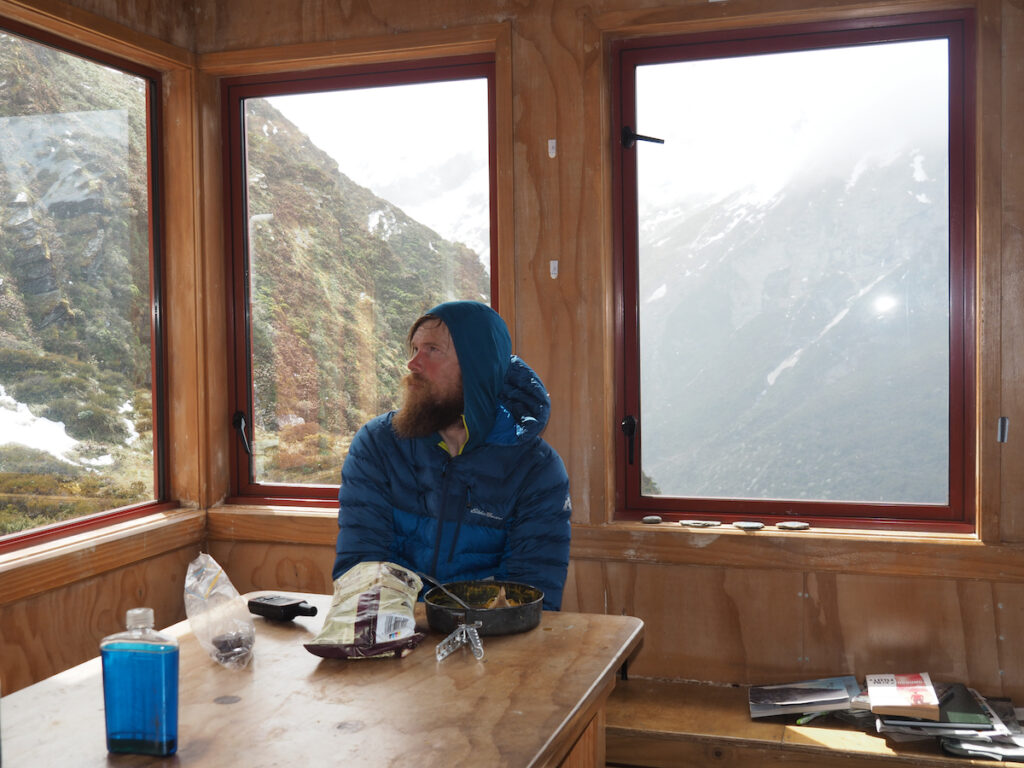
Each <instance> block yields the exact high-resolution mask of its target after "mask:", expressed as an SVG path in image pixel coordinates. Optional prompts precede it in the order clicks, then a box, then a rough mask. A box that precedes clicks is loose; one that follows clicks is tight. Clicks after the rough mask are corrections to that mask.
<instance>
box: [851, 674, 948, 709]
mask: <svg viewBox="0 0 1024 768" xmlns="http://www.w3.org/2000/svg"><path fill="white" fill-rule="evenodd" d="M865 682H866V683H867V689H868V698H869V699H870V701H871V711H872V712H874V713H875V714H876V715H898V716H901V717H912V718H915V719H918V720H938V719H939V697H938V696H937V695H936V693H935V687H934V686H933V685H932V681H931V678H930V677H929V676H928V673H927V672H918V673H916V674H902V675H891V674H890V675H868V676H867V677H866V678H865Z"/></svg>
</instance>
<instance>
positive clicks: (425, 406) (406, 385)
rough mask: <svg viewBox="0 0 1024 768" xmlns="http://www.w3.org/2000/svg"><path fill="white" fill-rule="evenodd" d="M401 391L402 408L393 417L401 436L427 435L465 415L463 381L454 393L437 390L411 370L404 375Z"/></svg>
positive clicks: (395, 426) (397, 431)
mask: <svg viewBox="0 0 1024 768" xmlns="http://www.w3.org/2000/svg"><path fill="white" fill-rule="evenodd" d="M414 382H415V384H414ZM402 392H403V396H402V408H401V410H399V411H398V412H397V413H396V414H395V415H394V416H393V417H392V419H391V426H392V428H393V429H394V430H395V434H397V435H398V436H399V437H406V438H408V437H427V436H428V435H432V434H434V433H435V432H440V431H441V430H442V429H445V428H446V427H450V426H451V425H452V424H455V423H456V422H458V421H459V419H461V418H462V383H461V382H460V383H459V385H458V387H457V388H456V390H455V391H454V392H447V393H445V392H438V391H437V389H436V387H435V386H434V385H433V384H432V383H430V382H429V381H427V380H426V379H424V378H422V377H421V376H419V375H418V374H415V373H408V374H406V375H405V376H404V377H403V378H402Z"/></svg>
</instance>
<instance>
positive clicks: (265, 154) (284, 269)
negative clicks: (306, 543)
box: [242, 73, 492, 497]
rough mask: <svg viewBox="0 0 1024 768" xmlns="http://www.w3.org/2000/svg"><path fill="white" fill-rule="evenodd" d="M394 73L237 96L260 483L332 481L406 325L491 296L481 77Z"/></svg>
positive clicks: (383, 403) (395, 371)
mask: <svg viewBox="0 0 1024 768" xmlns="http://www.w3.org/2000/svg"><path fill="white" fill-rule="evenodd" d="M403 77H407V76H406V75H402V74H401V73H400V74H398V75H395V76H392V78H391V79H392V80H393V82H388V83H386V84H381V85H361V86H360V87H355V88H347V87H343V88H339V87H338V84H337V83H325V84H324V85H322V86H320V87H317V89H316V90H313V91H305V92H301V93H290V94H286V95H284V94H283V95H272V94H268V95H265V96H253V97H249V98H245V99H244V101H243V104H244V106H243V107H242V109H243V113H244V133H245V170H244V179H245V193H246V199H245V210H246V216H247V226H246V233H245V237H246V241H247V267H248V284H247V286H246V290H247V292H248V296H249V303H250V317H249V326H248V329H247V332H248V333H249V346H250V351H251V358H250V360H251V362H250V366H251V368H250V370H251V382H250V384H249V385H248V386H249V395H250V397H251V413H252V430H251V437H250V440H251V445H250V450H251V458H250V455H249V454H247V455H246V458H247V459H248V460H249V462H250V480H251V482H252V483H253V484H256V485H260V484H262V485H272V484H278V485H287V486H296V485H321V486H323V485H337V483H338V482H339V480H340V469H341V464H342V461H343V459H344V456H345V453H346V451H347V449H348V445H349V443H350V442H351V440H352V437H353V436H354V435H355V432H356V431H357V430H358V429H359V427H360V426H362V424H364V423H365V422H366V421H368V420H369V419H370V418H372V417H374V416H376V415H378V414H380V413H382V412H384V411H387V410H389V409H391V408H395V407H397V405H398V401H397V395H398V388H399V381H400V379H401V377H402V375H403V374H404V373H405V372H406V369H405V363H406V358H407V350H406V345H405V340H406V333H407V331H408V329H409V327H410V325H411V324H412V322H413V321H414V320H415V319H416V318H417V317H418V316H419V315H420V314H422V313H423V312H424V311H425V310H427V309H429V308H430V307H432V306H434V305H435V304H438V303H440V302H442V301H447V300H451V299H475V300H477V301H483V302H489V301H490V296H491V279H492V276H491V267H490V251H491V227H490V222H491V200H490V197H491V195H490V186H491V169H490V161H489V154H490V150H489V146H490V124H489V114H490V112H489V82H490V81H489V79H488V78H487V77H468V78H455V79H444V80H440V81H430V80H428V81H426V82H420V81H417V82H414V83H409V82H402V79H403ZM342 84H344V83H342ZM328 85H331V86H333V87H328ZM270 492H271V493H273V490H271V491H270ZM330 495H331V496H332V497H333V495H334V492H333V491H331V492H330Z"/></svg>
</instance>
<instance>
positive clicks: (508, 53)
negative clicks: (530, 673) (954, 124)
mask: <svg viewBox="0 0 1024 768" xmlns="http://www.w3.org/2000/svg"><path fill="white" fill-rule="evenodd" d="M965 4H967V5H970V4H972V3H970V2H967V0H965V2H963V3H961V2H947V0H907V1H905V2H901V1H898V0H892V1H887V2H874V3H871V2H861V1H857V2H854V1H853V0H778V1H777V2H767V1H765V0H729V2H718V3H708V2H704V1H703V0H674V1H673V0H662V1H661V2H656V1H654V0H646V1H645V0H594V1H593V2H583V0H578V1H572V0H566V1H564V2H563V1H561V0H557V1H554V2H517V3H502V2H485V1H484V0H436V1H435V2H410V1H409V0H303V2H301V3H282V2H279V0H219V1H217V2H212V1H208V2H197V3H195V4H182V3H178V2H175V1H174V0H148V1H147V2H142V3H135V4H132V3H127V4H126V3H123V2H119V0H69V2H61V0H37V1H36V2H32V3H29V2H18V1H17V0H0V10H2V9H3V7H5V6H6V7H15V6H23V7H29V6H31V7H33V8H35V9H40V8H41V9H43V10H47V11H49V12H52V13H53V15H54V16H62V17H75V18H76V19H79V23H82V24H85V25H86V26H88V25H93V26H96V25H97V24H98V25H100V26H103V25H107V26H106V27H105V31H108V32H111V33H112V34H118V35H125V36H133V35H134V36H141V35H148V36H152V37H153V38H154V39H157V40H159V41H160V43H161V44H169V45H174V46H179V47H181V48H182V49H183V51H184V53H183V56H185V54H187V56H195V62H196V67H195V69H194V70H193V71H192V72H191V74H189V75H186V74H179V75H178V76H177V77H178V79H179V80H182V79H190V84H189V88H191V90H190V91H189V92H188V96H187V98H186V99H185V101H183V102H181V103H180V104H179V106H180V107H181V109H180V110H179V112H178V113H177V114H178V115H179V116H187V117H182V118H181V119H187V120H190V121H192V126H191V127H192V131H191V132H186V133H183V134H182V135H181V136H179V138H178V140H177V141H178V143H179V144H180V145H181V146H182V147H186V146H187V145H190V144H191V146H190V148H185V149H183V150H182V151H184V152H185V153H186V154H188V153H191V154H190V155H189V156H187V157H180V158H177V159H178V160H179V161H180V163H184V164H185V165H187V167H188V168H190V169H191V170H190V173H192V174H193V175H194V177H195V180H194V181H192V180H189V184H188V185H185V187H186V188H182V189H177V191H174V192H173V193H172V196H173V199H172V201H171V202H172V203H173V204H176V205H178V206H180V207H187V208H188V210H189V211H190V213H189V216H191V217H192V218H191V219H189V217H184V218H182V219H180V220H179V221H184V222H185V223H184V224H183V225H182V226H181V229H180V231H179V232H178V234H179V243H180V248H179V249H175V252H174V253H172V254H171V257H172V258H178V259H186V260H185V261H184V262H181V263H177V264H176V266H175V267H173V269H177V270H178V271H177V272H176V273H175V274H177V275H178V277H177V278H175V279H176V280H177V281H178V282H177V283H176V285H177V288H176V290H178V291H179V295H180V296H181V297H186V298H187V303H188V307H184V306H183V305H182V304H178V305H176V306H175V309H176V311H179V312H184V313H186V315H187V316H186V317H184V318H183V319H182V320H180V321H179V322H180V323H181V326H180V327H181V329H182V330H180V331H179V336H180V339H181V340H184V341H187V340H188V339H189V338H192V339H193V342H194V343H193V344H192V345H191V346H189V344H187V343H184V342H182V343H179V344H178V345H177V346H176V349H175V352H174V354H175V355H179V356H182V357H181V358H180V359H181V360H184V361H185V367H184V368H182V369H180V370H181V373H180V374H179V378H178V379H176V382H177V383H175V384H174V386H175V388H176V390H175V392H174V396H175V398H176V402H178V403H179V405H180V408H179V409H178V410H179V411H180V413H182V414H184V415H182V416H174V417H172V418H173V419H175V421H174V422H173V423H172V428H175V429H177V430H179V432H180V434H181V436H182V439H183V442H182V443H181V450H180V451H179V453H178V454H177V455H178V461H180V462H181V465H182V467H181V469H180V471H178V473H177V474H176V481H175V482H176V489H177V492H178V494H179V496H180V497H181V498H182V499H184V500H185V501H187V502H189V503H192V504H197V505H199V506H201V507H207V506H213V507H214V508H213V509H212V510H211V513H210V515H211V527H210V532H211V535H210V541H209V547H210V550H211V551H212V552H213V553H214V556H215V557H217V558H218V560H219V561H220V562H221V563H222V564H223V565H225V567H226V568H227V570H228V572H229V574H230V575H231V578H232V580H233V581H234V582H235V583H236V586H238V588H239V589H241V590H243V591H244V590H246V589H255V588H271V589H273V588H280V589H300V590H309V591H314V592H328V591H329V587H330V583H329V569H330V564H331V561H332V559H333V556H332V545H333V535H334V530H335V529H334V525H333V521H332V520H331V518H330V514H329V513H328V514H326V515H325V516H323V517H322V518H321V519H320V520H319V521H316V520H313V521H312V522H310V520H309V519H307V518H303V519H302V520H301V521H299V520H298V519H297V518H296V523H295V525H296V529H297V530H298V532H299V533H301V534H302V535H300V536H297V537H295V539H294V540H290V539H289V537H288V536H287V535H285V534H284V533H283V531H285V530H286V529H287V526H288V524H289V523H288V520H289V518H288V517H287V515H285V516H279V515H275V516H273V517H272V518H268V519H267V520H266V521H265V523H264V524H262V525H261V524H259V523H258V522H257V523H252V522H251V521H250V522H249V523H246V525H244V526H236V525H233V524H218V523H216V518H217V517H218V516H221V517H224V518H230V517H231V516H232V514H233V513H232V512H231V510H230V509H226V508H223V507H216V506H215V505H216V504H217V503H218V502H219V500H220V499H221V498H222V497H223V495H224V492H225V489H226V487H227V480H226V471H227V470H226V467H227V462H226V447H227V444H228V440H229V439H230V429H229V427H228V426H227V419H226V418H224V414H225V413H226V401H225V399H224V394H223V393H224V389H225V381H224V379H225V378H226V370H227V363H226V360H225V358H226V355H225V354H224V335H223V308H222V306H221V304H220V302H221V297H222V296H223V293H222V290H223V266H222V265H223V261H222V253H221V252H220V245H221V232H220V216H219V211H220V206H221V200H222V197H221V190H220V181H219V177H218V168H219V167H220V166H219V160H220V157H219V154H218V153H219V146H218V136H219V133H218V128H219V126H218V121H219V102H218V100H217V79H218V78H219V77H221V76H223V75H226V74H230V73H231V72H232V71H235V72H236V73H237V72H238V71H242V70H244V71H255V70H258V69H259V68H260V67H261V66H267V67H269V66H285V65H286V62H292V64H291V65H293V66H314V65H315V64H316V62H317V61H335V60H336V57H337V56H345V55H350V54H352V52H358V51H360V50H362V51H367V50H373V49H374V48H375V47H381V46H383V47H390V48H395V49H398V48H401V47H402V45H403V44H405V43H406V42H408V43H409V44H410V45H412V46H413V47H415V45H423V44H425V41H430V40H443V41H446V44H451V41H453V40H459V39H460V38H463V39H466V40H474V39H475V40H481V39H491V40H494V41H496V42H494V43H493V44H494V45H495V47H496V48H498V49H499V72H500V73H501V77H502V78H506V86H505V87H506V91H505V93H506V95H507V104H506V106H505V107H504V108H503V110H504V111H503V114H504V116H505V118H506V119H507V122H503V123H502V124H501V125H499V131H500V132H501V135H502V136H504V137H506V138H507V141H508V146H509V159H508V162H507V163H505V165H504V166H503V168H502V174H503V177H502V178H503V182H502V183H503V184H506V185H507V187H506V188H505V189H506V190H507V198H506V199H508V200H509V201H510V203H509V205H507V206H506V208H505V209H504V211H503V213H502V215H503V216H504V217H505V219H503V221H504V224H503V225H502V227H503V229H502V232H503V234H502V237H503V243H504V244H505V245H504V246H503V248H504V250H505V252H506V253H505V254H504V256H503V258H506V259H508V260H509V262H508V269H505V270H503V272H502V274H503V281H504V282H503V286H502V291H503V295H509V296H511V297H512V301H511V302H510V303H509V304H506V305H503V312H505V314H506V315H507V316H508V317H510V318H511V319H512V324H513V333H514V338H515V343H516V348H517V351H518V352H519V353H520V354H522V355H523V357H524V358H525V359H527V360H528V361H529V362H530V363H531V365H533V366H534V367H535V368H536V369H537V370H538V372H539V373H540V374H541V376H542V378H543V379H544V381H545V383H546V384H547V385H548V387H549V388H550V390H551V392H552V397H553V401H554V410H553V418H552V423H551V425H550V427H549V429H548V432H547V437H548V439H549V440H550V441H551V442H552V443H553V444H554V445H555V447H556V448H557V449H558V450H559V452H560V453H561V455H562V457H563V458H564V459H565V461H566V464H567V466H568V468H569V472H570V476H571V478H572V483H573V501H574V517H573V519H574V525H575V532H574V544H573V562H572V565H571V569H570V577H569V582H568V584H567V587H566V595H565V600H564V607H565V608H566V609H569V610H584V611H607V612H611V613H630V614H633V615H636V616H639V617H641V618H642V619H644V621H645V622H646V625H647V631H646V636H645V640H644V644H643V647H642V649H641V650H640V652H639V654H638V656H637V657H636V659H635V660H634V662H633V664H632V669H633V673H634V674H636V675H639V676H650V677H664V678H679V679H696V680H710V681H719V682H738V683H747V682H767V681H782V680H786V679H796V678H800V677H809V676H818V675H826V674H838V673H841V672H853V673H856V674H860V675H863V674H865V673H867V672H873V671H883V670H890V671H898V670H903V671H915V670H928V671H930V672H932V673H933V674H935V675H936V676H937V677H938V678H940V679H942V678H948V679H959V680H964V681H967V682H970V683H971V684H973V685H976V686H977V687H978V688H980V689H982V690H983V691H985V692H987V693H992V694H998V693H1006V694H1010V695H1013V696H1015V697H1017V698H1018V699H1020V700H1022V701H1024V661H1021V658H1022V657H1021V655H1020V654H1019V653H1017V652H1015V649H1016V648H1017V646H1018V644H1019V643H1020V642H1021V640H1022V639H1024V548H1022V546H1021V545H1022V543H1024V223H1022V221H1024V150H1022V147H1024V8H1022V7H1021V4H1020V3H1019V2H1014V1H1012V0H977V2H976V3H973V4H974V5H975V6H976V7H977V8H978V19H979V41H980V48H979V58H980V66H981V74H980V76H979V84H980V88H979V99H980V105H981V111H982V114H981V119H980V120H979V125H978V133H979V140H980V142H981V144H980V152H979V169H978V173H979V175H978V190H979V201H980V206H981V207H980V210H979V243H978V248H979V257H980V259H979V273H978V281H979V287H980V291H981V304H980V307H979V313H978V316H979V318H980V334H979V345H978V347H979V350H980V354H981V357H980V359H979V363H978V367H979V378H980V382H981V392H980V412H979V414H978V418H979V423H980V424H981V428H980V441H979V457H980V458H979V466H978V473H979V478H980V491H979V492H980V498H981V519H982V523H983V526H982V534H983V538H984V541H983V542H979V541H969V540H964V541H961V542H951V543H949V544H948V546H947V545H942V546H938V545H935V544H934V542H925V543H921V542H918V541H914V540H913V539H910V538H906V539H897V540H891V541H890V540H881V541H880V543H879V542H878V541H875V540H873V539H871V538H870V537H867V538H857V537H847V538H838V539H834V540H832V539H824V538H821V539H815V542H816V543H815V544H814V545H813V546H810V545H806V546H805V545H790V544H789V543H788V542H787V541H784V540H781V539H769V538H761V539H757V538H738V539H733V540H725V541H722V540H720V539H717V540H716V539H711V538H708V537H702V536H697V535H687V536H682V535H675V534H671V535H670V534H669V533H668V532H656V531H650V530H641V526H638V525H634V524H624V523H618V522H615V521H614V486H613V477H614V471H613V469H614V466H613V459H614V456H613V454H614V451H613V434H614V433H613V424H612V421H613V419H612V414H613V397H614V381H613V379H612V349H613V347H612V345H613V341H614V340H613V336H612V323H613V295H612V274H611V229H612V224H611V216H610V198H611V188H610V178H611V174H610V169H609V162H610V153H609V151H608V146H609V136H608V134H609V130H610V107H609V103H608V84H607V75H608V66H607V57H606V44H607V40H608V38H609V36H611V35H616V34H633V33H637V34H642V33H663V32H668V31H685V30H700V29H710V28H715V27H721V26H743V25H749V24H769V23H783V22H791V21H805V20H815V19H826V18H837V17H842V16H856V15H864V14H876V13H900V12H906V11H918V10H927V9H934V8H944V7H956V6H960V5H965ZM189 9H191V10H189ZM190 13H191V16H190ZM83 14H84V15H83ZM92 17H95V19H99V20H100V21H98V22H95V21H90V19H91V18H92ZM496 28H497V29H499V30H501V31H500V32H498V33H495V32H494V30H495V29H496ZM187 56H185V58H186V59H187ZM332 57H335V58H332ZM549 139H556V140H557V145H558V155H557V157H556V158H555V159H552V158H550V157H549V156H548V153H547V144H548V140H549ZM169 167H174V166H173V165H169ZM190 220H191V221H192V223H191V224H188V221H190ZM190 227H193V228H194V229H190ZM182 253H184V254H185V255H184V256H182V255H181V254H182ZM189 254H191V255H189ZM186 257H187V258H186ZM552 259H558V261H559V276H558V279H556V280H553V279H552V278H551V277H550V276H549V262H550V260H552ZM179 301H182V302H184V301H185V298H180V299H179ZM1001 415H1002V416H1008V417H1010V419H1011V428H1010V442H1009V443H1006V444H1002V445H1000V444H997V443H995V441H994V437H995V419H996V418H997V417H998V416H1001ZM195 456H200V457H201V458H202V460H201V461H197V460H196V459H195V458H194V457H195ZM167 557H169V558H170V560H169V561H159V560H148V561H146V562H145V563H141V564H140V565H139V566H138V567H139V569H140V570H139V573H138V574H131V573H128V572H126V573H124V574H123V575H117V576H111V577H110V578H113V579H114V580H115V581H114V582H113V583H114V584H117V585H119V586H117V587H116V588H117V589H118V590H123V589H127V588H128V586H126V585H129V586H130V584H134V583H136V581H137V580H139V579H141V580H142V582H143V583H145V584H155V583H156V582H158V581H159V580H160V576H159V575H157V572H158V571H160V569H161V568H167V569H169V571H171V572H176V569H177V570H179V571H180V569H181V556H170V555H168V556H167ZM118 579H120V580H121V581H118ZM172 586H173V585H172ZM110 589H111V586H110V583H108V582H99V581H96V582H92V581H90V582H88V583H83V584H72V585H69V586H67V587H63V588H57V589H55V590H53V591H52V592H50V593H47V594H46V595H40V596H39V597H38V598H33V602H31V603H25V604H24V605H18V606H16V607H13V608H10V607H8V606H3V605H2V604H0V622H2V624H0V626H2V628H3V629H2V630H0V650H2V652H3V654H4V656H5V657H6V655H7V654H8V653H18V654H21V655H22V656H24V657H25V658H26V659H27V658H28V656H29V655H33V654H34V656H35V659H34V660H33V661H26V664H27V666H28V668H30V669H31V670H32V672H31V674H33V675H38V674H47V673H48V672H47V670H52V669H54V668H56V667H57V666H59V665H60V664H61V663H66V662H67V661H68V658H69V657H68V656H67V655H66V654H65V653H64V652H63V651H62V650H60V649H57V648H53V647H49V643H43V644H38V643H37V644H35V645H33V642H32V635H31V630H29V629H27V627H30V626H32V625H34V624H38V623H39V622H43V621H50V622H51V623H52V622H59V623H60V625H61V626H74V623H75V622H76V621H77V622H81V621H93V619H92V618H90V617H91V615H92V613H91V612H92V611H96V610H105V611H107V612H108V613H110V612H112V611H114V610H115V609H116V610H120V603H117V604H110V605H109V606H108V604H107V602H105V601H104V600H105V599H104V598H103V597H102V594H109V591H110ZM153 589H157V587H153ZM161 594H162V595H166V599H167V601H168V602H167V603H165V605H166V606H167V610H170V605H171V601H172V600H173V599H175V598H176V593H175V592H174V589H171V587H170V586H165V587H164V592H162V593H161ZM161 599H163V598H161ZM83 610H88V611H90V613H89V616H90V617H87V616H86V615H85V614H84V613H83V612H82V611H83ZM44 617H46V618H45V619H44ZM9 624H10V625H11V626H17V627H18V628H19V629H17V632H18V633H20V634H13V633H14V632H15V630H12V629H8V625H9ZM76 658H77V656H76ZM5 683H7V680H6V679H5Z"/></svg>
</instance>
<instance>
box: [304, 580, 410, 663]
mask: <svg viewBox="0 0 1024 768" xmlns="http://www.w3.org/2000/svg"><path fill="white" fill-rule="evenodd" d="M422 586H423V582H422V581H420V577H419V576H417V575H416V574H415V573H414V572H413V571H410V570H409V569H407V568H403V567H402V566H400V565H396V564H395V563H387V562H379V561H371V562H365V563H358V564H357V565H355V566H353V567H352V568H350V569H349V570H348V571H346V572H345V573H343V574H342V575H341V576H339V577H338V578H337V579H335V580H334V597H333V598H332V600H331V607H330V609H329V610H328V611H327V617H326V618H325V619H324V626H323V628H322V629H321V630H320V633H319V634H318V635H317V636H316V637H314V638H313V639H312V640H311V641H310V642H309V643H306V644H305V647H306V650H307V651H309V652H310V653H312V654H315V655H317V656H323V657H325V658H344V659H374V658H395V657H399V658H400V657H402V656H405V655H406V654H408V653H409V652H410V651H411V650H412V649H413V648H415V647H416V646H417V645H419V644H420V642H421V641H422V640H423V638H424V636H425V635H424V633H423V632H420V631H418V630H417V629H416V619H415V617H414V616H413V608H414V606H415V605H416V596H417V595H418V594H419V592H420V588H421V587H422Z"/></svg>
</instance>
